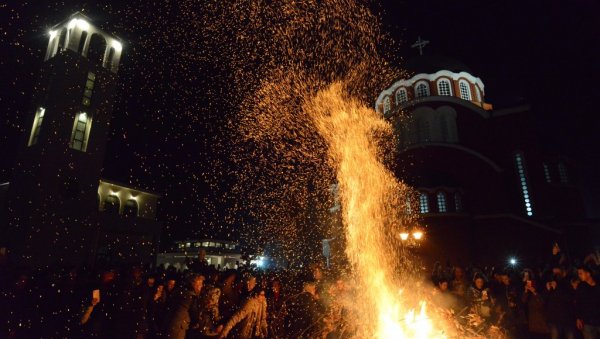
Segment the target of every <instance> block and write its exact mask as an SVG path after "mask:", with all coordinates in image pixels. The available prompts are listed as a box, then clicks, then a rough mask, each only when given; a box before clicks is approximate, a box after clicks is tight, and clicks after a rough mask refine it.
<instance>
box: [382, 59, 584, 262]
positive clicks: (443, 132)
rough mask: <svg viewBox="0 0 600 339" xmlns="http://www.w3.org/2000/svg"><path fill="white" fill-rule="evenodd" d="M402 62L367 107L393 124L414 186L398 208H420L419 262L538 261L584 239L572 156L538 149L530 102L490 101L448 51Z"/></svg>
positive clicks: (401, 172)
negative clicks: (499, 104) (399, 75)
mask: <svg viewBox="0 0 600 339" xmlns="http://www.w3.org/2000/svg"><path fill="white" fill-rule="evenodd" d="M406 68H407V70H408V71H409V72H410V73H411V74H413V75H412V76H411V77H408V78H406V79H400V80H398V81H396V82H395V83H393V84H392V85H391V86H390V87H388V88H387V89H385V90H384V91H382V92H381V94H380V95H379V97H378V99H377V101H376V105H375V108H376V110H377V111H378V112H379V113H381V114H382V115H383V116H384V117H385V118H386V119H387V120H388V121H389V122H390V123H391V124H392V125H393V126H394V129H395V132H396V133H395V134H396V137H397V144H398V160H397V167H396V168H395V171H396V172H397V176H398V178H400V179H401V180H403V181H405V182H406V183H407V184H409V185H410V186H412V187H414V188H415V189H416V191H417V196H416V197H415V199H414V200H417V201H411V202H410V204H409V205H410V206H413V208H410V211H406V213H419V214H420V215H419V217H420V220H421V224H422V225H423V226H424V227H425V230H426V233H425V234H426V236H425V238H424V239H423V241H422V242H421V243H422V245H421V246H420V248H419V249H418V251H420V252H421V254H422V255H423V256H424V257H426V258H427V259H426V260H427V261H429V262H435V261H442V262H444V261H445V260H446V259H450V260H451V261H453V262H455V263H456V262H461V263H464V264H467V263H478V262H479V263H489V262H494V260H497V259H498V258H499V257H500V258H509V257H513V256H517V257H518V256H527V257H529V258H534V259H532V260H537V259H540V258H539V257H540V256H543V255H544V254H545V253H548V252H549V251H550V249H551V246H552V244H553V243H554V242H555V241H556V242H559V243H561V244H564V245H563V246H571V247H572V248H573V249H574V250H576V247H578V246H576V245H575V244H584V246H589V245H591V244H587V242H589V239H590V237H589V235H590V233H589V232H590V225H591V224H590V222H589V221H588V220H587V219H586V217H585V211H584V207H583V206H584V205H583V201H582V197H581V195H580V192H579V189H578V186H577V176H576V173H577V168H576V165H575V164H574V163H573V162H572V161H570V160H569V159H568V158H566V157H563V156H561V155H560V154H552V153H547V152H544V151H542V149H543V147H540V146H541V144H540V142H541V141H540V140H539V139H538V138H537V136H536V133H535V129H534V128H533V127H534V126H535V124H536V121H535V118H534V116H533V114H531V107H530V106H528V105H521V106H517V107H508V108H503V109H495V108H494V107H493V105H491V104H489V103H487V102H486V100H485V86H484V83H483V81H482V80H481V79H480V78H479V77H477V76H476V75H475V74H473V72H472V71H471V70H470V69H469V68H468V67H467V66H465V65H464V64H462V63H460V62H457V61H455V60H451V59H448V58H441V57H435V56H427V55H425V56H423V55H422V56H419V57H417V58H414V59H412V60H410V61H409V62H408V63H407V65H406ZM540 260H541V259H540ZM532 264H536V263H532Z"/></svg>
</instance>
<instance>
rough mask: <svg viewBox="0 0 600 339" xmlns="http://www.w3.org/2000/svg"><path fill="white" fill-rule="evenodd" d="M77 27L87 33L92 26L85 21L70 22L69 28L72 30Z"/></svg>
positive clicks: (74, 20)
mask: <svg viewBox="0 0 600 339" xmlns="http://www.w3.org/2000/svg"><path fill="white" fill-rule="evenodd" d="M75 26H77V27H78V28H79V29H81V30H82V31H87V30H88V29H89V28H90V24H89V23H88V22H87V21H85V20H83V19H73V20H71V21H69V24H68V25H67V28H69V29H71V28H73V27H75Z"/></svg>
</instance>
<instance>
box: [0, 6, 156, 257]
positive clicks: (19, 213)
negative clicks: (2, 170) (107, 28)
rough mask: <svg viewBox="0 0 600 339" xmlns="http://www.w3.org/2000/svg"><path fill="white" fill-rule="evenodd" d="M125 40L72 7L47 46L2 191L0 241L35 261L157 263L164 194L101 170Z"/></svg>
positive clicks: (17, 254) (11, 252) (14, 254)
mask: <svg viewBox="0 0 600 339" xmlns="http://www.w3.org/2000/svg"><path fill="white" fill-rule="evenodd" d="M122 53H123V43H122V41H121V40H120V39H119V38H117V37H115V36H113V35H111V34H108V33H106V32H104V31H102V30H100V29H98V28H97V27H95V26H94V25H93V24H92V23H91V21H90V19H89V18H87V17H86V16H85V15H83V14H81V13H75V14H74V15H72V16H71V17H70V18H68V19H67V20H65V21H64V22H62V23H60V24H58V25H56V26H54V27H53V28H52V29H51V30H50V31H49V32H48V48H47V51H46V55H45V58H44V60H45V61H44V64H43V66H42V69H41V72H40V76H39V79H38V80H37V83H36V85H35V87H34V88H33V89H32V91H33V95H32V103H31V107H30V109H29V112H30V114H29V115H28V118H27V119H28V120H27V125H26V126H28V128H29V130H28V131H27V133H26V135H24V136H23V138H22V139H23V140H21V141H20V142H19V144H17V145H15V147H17V148H18V149H19V155H18V160H17V163H16V164H15V166H14V173H13V176H12V180H11V181H10V182H9V183H5V184H3V185H2V186H1V187H0V188H1V190H2V194H1V195H0V205H3V206H2V210H1V212H0V213H1V215H0V216H1V219H0V221H1V224H0V225H1V226H2V229H1V233H0V234H1V239H2V240H1V241H2V244H1V245H2V246H1V247H5V248H7V249H8V252H9V255H10V259H11V261H14V262H17V263H22V264H26V265H31V266H40V265H49V264H65V265H79V264H84V263H86V264H94V263H97V262H98V261H102V262H112V263H114V262H130V263H145V262H150V261H151V260H152V259H153V258H152V256H153V255H154V254H155V252H156V249H157V246H158V240H159V235H160V230H161V224H160V222H158V221H157V218H156V209H157V202H158V199H159V195H158V194H156V193H152V192H146V191H143V190H139V189H135V188H133V187H129V186H128V185H125V184H121V183H118V182H115V181H112V180H110V179H106V178H102V177H101V170H102V168H103V165H104V154H105V150H106V144H107V139H108V135H109V129H110V121H111V118H112V112H113V105H114V102H115V96H116V94H117V93H116V91H117V82H118V75H117V73H118V70H119V63H120V60H121V56H122Z"/></svg>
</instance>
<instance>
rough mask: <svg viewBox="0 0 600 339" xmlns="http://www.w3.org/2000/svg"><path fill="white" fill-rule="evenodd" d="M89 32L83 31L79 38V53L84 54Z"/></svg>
mask: <svg viewBox="0 0 600 339" xmlns="http://www.w3.org/2000/svg"><path fill="white" fill-rule="evenodd" d="M87 36H88V32H86V31H83V32H81V37H80V38H79V46H78V47H77V53H79V54H81V55H84V48H85V42H86V40H87Z"/></svg>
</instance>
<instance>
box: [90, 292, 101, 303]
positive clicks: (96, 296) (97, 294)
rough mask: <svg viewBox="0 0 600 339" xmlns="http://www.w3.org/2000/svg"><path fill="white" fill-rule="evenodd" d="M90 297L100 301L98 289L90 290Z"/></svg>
mask: <svg viewBox="0 0 600 339" xmlns="http://www.w3.org/2000/svg"><path fill="white" fill-rule="evenodd" d="M92 299H98V301H100V290H93V291H92Z"/></svg>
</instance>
